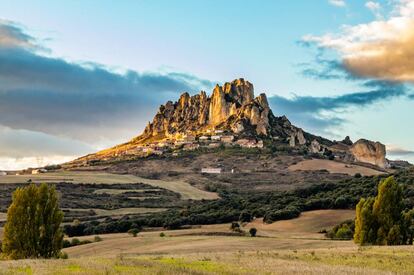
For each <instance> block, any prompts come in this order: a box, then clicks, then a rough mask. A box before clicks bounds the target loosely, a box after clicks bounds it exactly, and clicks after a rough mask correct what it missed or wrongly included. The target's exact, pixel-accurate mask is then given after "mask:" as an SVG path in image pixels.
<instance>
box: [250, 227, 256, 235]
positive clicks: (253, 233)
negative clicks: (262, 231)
mask: <svg viewBox="0 0 414 275" xmlns="http://www.w3.org/2000/svg"><path fill="white" fill-rule="evenodd" d="M249 233H250V236H251V237H256V233H257V229H256V228H254V227H252V228H250V230H249Z"/></svg>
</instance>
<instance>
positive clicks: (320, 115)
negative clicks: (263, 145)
mask: <svg viewBox="0 0 414 275" xmlns="http://www.w3.org/2000/svg"><path fill="white" fill-rule="evenodd" d="M362 86H363V87H364V88H365V91H361V92H354V93H349V94H344V95H340V96H332V97H314V96H297V95H294V96H293V97H292V98H285V97H282V96H272V97H270V98H269V102H270V104H271V105H272V109H273V110H274V112H275V113H276V114H279V115H282V114H283V115H287V117H289V118H290V119H291V120H292V121H293V122H295V123H297V124H298V125H301V126H302V127H304V128H306V129H307V130H312V131H316V132H319V133H322V134H328V135H331V133H330V132H329V129H332V128H338V127H340V126H341V125H342V124H343V123H345V122H346V120H344V119H343V118H341V117H340V116H339V114H340V113H342V112H343V111H344V110H347V109H349V108H353V107H364V106H367V105H371V104H374V103H377V102H380V101H383V100H389V99H391V98H397V97H403V96H407V88H406V87H405V86H404V85H403V84H399V83H391V82H386V81H375V80H372V81H367V82H365V83H363V85H362Z"/></svg>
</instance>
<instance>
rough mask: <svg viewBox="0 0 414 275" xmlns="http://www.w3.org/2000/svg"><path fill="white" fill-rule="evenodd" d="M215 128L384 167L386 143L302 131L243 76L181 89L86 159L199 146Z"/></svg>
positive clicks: (238, 136)
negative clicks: (133, 130)
mask: <svg viewBox="0 0 414 275" xmlns="http://www.w3.org/2000/svg"><path fill="white" fill-rule="evenodd" d="M217 133H220V134H219V135H223V137H224V136H226V135H227V140H228V139H229V138H230V140H231V142H233V140H234V141H235V144H238V143H237V141H239V140H244V141H247V142H250V141H254V142H253V143H256V142H257V140H260V142H261V144H262V146H263V140H267V142H268V144H271V143H284V144H288V145H289V146H291V147H296V148H297V149H300V150H302V149H305V150H304V151H308V152H310V153H313V154H320V155H325V156H327V157H329V158H332V157H333V158H335V159H338V160H341V161H344V162H353V161H359V162H366V163H370V164H373V165H377V166H379V167H381V168H387V167H388V162H387V160H386V159H385V146H384V145H382V144H381V143H379V142H371V141H368V140H359V141H357V142H356V143H353V142H352V141H351V139H350V138H349V137H348V136H347V137H346V138H345V139H344V140H343V141H340V142H332V141H330V140H328V139H324V138H322V137H318V136H314V135H312V134H309V133H307V132H304V131H303V130H302V129H300V128H298V127H295V126H294V125H292V124H291V123H290V121H289V120H288V119H287V118H286V116H281V117H277V116H275V115H274V114H273V112H272V110H271V109H270V107H269V103H268V100H267V97H266V95H265V94H264V93H262V94H260V95H259V96H257V97H255V95H254V88H253V85H252V84H251V83H250V82H248V81H246V80H244V79H243V78H240V79H236V80H234V81H232V82H230V83H225V84H224V85H223V86H219V85H216V86H215V88H214V89H213V91H212V94H211V96H208V95H207V94H206V92H204V91H201V92H200V93H199V94H196V95H193V96H190V95H189V94H188V93H183V94H182V95H181V96H180V98H179V99H178V101H176V102H172V101H168V102H167V103H166V104H164V105H161V106H160V108H159V110H158V112H157V114H156V115H155V117H154V119H153V121H152V122H149V123H148V125H147V127H146V128H145V130H144V132H143V133H142V134H141V135H139V136H138V137H136V138H134V139H132V140H131V141H130V142H127V143H125V144H122V145H118V146H115V147H114V148H111V149H108V150H103V151H101V152H98V153H96V154H92V155H89V156H87V157H85V158H84V159H85V160H86V161H89V160H95V159H98V160H99V159H110V158H114V157H119V156H120V155H121V156H122V155H128V154H135V153H137V152H138V153H137V154H140V153H145V152H147V151H148V150H150V149H148V148H152V149H151V150H155V152H157V153H159V154H162V151H159V150H158V149H154V148H158V147H157V144H159V143H161V144H170V145H171V146H175V145H177V144H178V146H179V144H183V143H185V144H187V147H191V146H192V147H194V148H196V147H199V146H200V144H197V142H199V141H200V140H201V138H203V140H205V139H206V138H207V139H208V140H210V141H211V142H213V135H217ZM206 135H207V136H210V137H206ZM215 138H216V139H214V142H213V143H215V144H210V145H217V142H216V141H217V138H218V140H220V139H221V136H219V137H217V136H216V137H215ZM188 142H189V143H188ZM170 145H169V146H170ZM227 145H228V144H227ZM203 146H205V144H204V145H203ZM192 147H191V148H192ZM143 148H147V149H143ZM145 150H146V151H145ZM144 151H145V152H144ZM134 152H135V153H134ZM144 155H145V154H144ZM81 160H82V158H81Z"/></svg>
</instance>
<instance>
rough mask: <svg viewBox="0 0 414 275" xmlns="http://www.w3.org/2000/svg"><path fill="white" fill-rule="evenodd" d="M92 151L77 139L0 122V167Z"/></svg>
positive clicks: (17, 166) (24, 165)
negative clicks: (12, 127) (3, 124)
mask: <svg viewBox="0 0 414 275" xmlns="http://www.w3.org/2000/svg"><path fill="white" fill-rule="evenodd" d="M94 151H95V148H93V147H91V146H89V145H88V144H85V143H83V142H80V141H76V140H71V139H66V138H59V137H55V136H52V135H47V134H43V133H39V132H33V131H28V130H13V129H10V128H7V127H3V126H0V169H6V170H8V169H23V168H27V167H39V166H44V165H47V164H54V163H61V162H65V161H69V160H72V159H74V158H75V157H76V156H79V155H84V154H87V153H91V152H94Z"/></svg>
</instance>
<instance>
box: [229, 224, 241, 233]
mask: <svg viewBox="0 0 414 275" xmlns="http://www.w3.org/2000/svg"><path fill="white" fill-rule="evenodd" d="M230 230H231V231H234V232H240V231H241V229H240V224H239V223H238V222H232V223H231V225H230Z"/></svg>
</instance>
